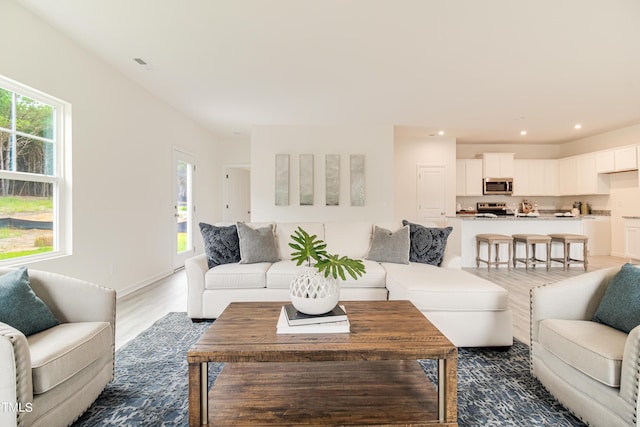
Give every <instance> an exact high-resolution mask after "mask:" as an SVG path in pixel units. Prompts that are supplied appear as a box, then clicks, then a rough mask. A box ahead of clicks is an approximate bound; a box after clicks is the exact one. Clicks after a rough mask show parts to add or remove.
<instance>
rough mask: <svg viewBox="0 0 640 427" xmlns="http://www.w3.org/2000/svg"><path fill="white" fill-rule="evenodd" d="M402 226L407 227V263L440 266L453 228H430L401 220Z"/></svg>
mask: <svg viewBox="0 0 640 427" xmlns="http://www.w3.org/2000/svg"><path fill="white" fill-rule="evenodd" d="M402 225H408V226H409V240H410V241H411V249H410V250H409V261H411V262H420V263H423V264H431V265H440V264H441V263H442V258H443V257H444V250H445V248H446V247H447V238H448V237H449V234H451V230H453V227H445V228H430V227H425V226H423V225H420V224H413V223H411V222H409V221H407V220H403V221H402Z"/></svg>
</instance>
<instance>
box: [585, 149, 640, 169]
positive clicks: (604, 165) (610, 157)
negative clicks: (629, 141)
mask: <svg viewBox="0 0 640 427" xmlns="http://www.w3.org/2000/svg"><path fill="white" fill-rule="evenodd" d="M595 155H596V171H597V173H613V172H624V171H630V170H636V169H638V153H637V148H636V146H635V145H633V146H629V147H621V148H616V149H613V150H606V151H599V152H597V153H596V154H595Z"/></svg>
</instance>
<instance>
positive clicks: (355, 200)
mask: <svg viewBox="0 0 640 427" xmlns="http://www.w3.org/2000/svg"><path fill="white" fill-rule="evenodd" d="M275 166H276V167H275V179H276V182H275V184H276V186H275V204H276V206H289V188H290V182H289V181H290V180H289V177H290V159H289V154H276V164H275ZM298 166H299V167H298V169H299V172H300V173H299V184H300V206H313V205H314V202H315V201H314V191H313V189H314V182H315V181H314V176H315V175H314V172H315V171H314V158H313V154H300V155H299V156H298ZM364 167H365V164H364V154H351V155H350V157H349V185H350V198H351V206H364V203H365V169H364ZM324 185H325V205H326V206H339V205H340V155H339V154H326V155H325V156H324Z"/></svg>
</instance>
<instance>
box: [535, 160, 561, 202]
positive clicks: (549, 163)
mask: <svg viewBox="0 0 640 427" xmlns="http://www.w3.org/2000/svg"><path fill="white" fill-rule="evenodd" d="M528 195H529V196H557V195H558V161H557V160H546V159H544V160H543V159H540V160H529V194H528Z"/></svg>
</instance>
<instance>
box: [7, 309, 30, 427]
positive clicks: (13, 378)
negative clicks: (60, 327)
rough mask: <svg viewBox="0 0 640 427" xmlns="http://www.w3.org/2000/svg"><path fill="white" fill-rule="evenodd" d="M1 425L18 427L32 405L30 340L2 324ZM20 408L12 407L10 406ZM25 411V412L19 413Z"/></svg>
mask: <svg viewBox="0 0 640 427" xmlns="http://www.w3.org/2000/svg"><path fill="white" fill-rule="evenodd" d="M0 366H1V367H2V369H0V405H2V406H1V407H0V425H1V426H16V425H18V418H19V417H21V416H22V414H23V412H22V411H24V410H25V409H26V408H27V403H28V404H31V403H32V401H33V383H32V379H31V354H30V353H29V344H28V343H27V338H26V337H25V336H24V335H23V334H22V333H21V332H20V331H18V330H17V329H15V328H13V327H11V326H9V325H7V324H6V323H1V322H0ZM18 404H19V405H20V406H19V407H15V406H13V407H10V406H9V405H18ZM20 409H22V411H20Z"/></svg>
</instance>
